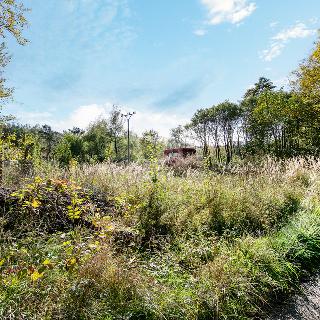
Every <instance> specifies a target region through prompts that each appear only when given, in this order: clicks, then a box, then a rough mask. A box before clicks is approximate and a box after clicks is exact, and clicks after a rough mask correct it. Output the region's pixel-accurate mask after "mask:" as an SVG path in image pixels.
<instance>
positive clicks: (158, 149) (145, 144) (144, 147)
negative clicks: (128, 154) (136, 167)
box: [140, 129, 163, 160]
mask: <svg viewBox="0 0 320 320" xmlns="http://www.w3.org/2000/svg"><path fill="white" fill-rule="evenodd" d="M140 146H141V151H142V155H143V157H144V159H146V160H150V159H151V158H158V157H159V156H160V154H161V153H162V149H163V143H162V141H161V139H160V136H159V133H158V132H157V131H155V130H153V129H151V130H147V131H144V132H143V133H142V137H141V139H140Z"/></svg>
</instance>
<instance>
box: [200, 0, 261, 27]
mask: <svg viewBox="0 0 320 320" xmlns="http://www.w3.org/2000/svg"><path fill="white" fill-rule="evenodd" d="M201 2H202V4H203V5H204V6H205V7H206V8H207V10H208V15H209V21H208V23H209V24H212V25H217V24H220V23H223V22H230V23H232V24H237V23H240V22H241V21H243V20H244V19H245V18H247V17H249V16H250V15H251V14H252V13H253V12H254V11H255V10H256V8H257V6H256V4H255V2H248V1H247V0H201Z"/></svg>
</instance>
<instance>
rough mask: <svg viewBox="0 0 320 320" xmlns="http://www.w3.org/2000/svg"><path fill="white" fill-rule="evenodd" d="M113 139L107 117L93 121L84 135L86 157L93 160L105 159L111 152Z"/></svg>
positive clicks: (100, 160)
mask: <svg viewBox="0 0 320 320" xmlns="http://www.w3.org/2000/svg"><path fill="white" fill-rule="evenodd" d="M111 139H112V137H111V134H110V131H109V126H108V121H107V120H106V119H103V118H101V119H98V120H96V121H95V122H93V123H91V124H90V126H89V128H88V130H87V132H86V133H85V134H84V136H83V140H84V143H85V145H84V147H85V153H86V157H87V158H88V159H90V160H93V161H98V162H102V161H104V160H105V159H106V158H107V157H108V155H109V154H110V152H109V149H110V142H111V141H112V140H111Z"/></svg>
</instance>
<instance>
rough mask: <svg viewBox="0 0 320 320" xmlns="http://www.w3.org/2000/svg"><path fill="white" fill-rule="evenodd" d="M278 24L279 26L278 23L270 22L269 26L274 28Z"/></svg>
mask: <svg viewBox="0 0 320 320" xmlns="http://www.w3.org/2000/svg"><path fill="white" fill-rule="evenodd" d="M278 24H279V22H278V21H272V22H270V24H269V26H270V28H275V27H276V26H277V25H278Z"/></svg>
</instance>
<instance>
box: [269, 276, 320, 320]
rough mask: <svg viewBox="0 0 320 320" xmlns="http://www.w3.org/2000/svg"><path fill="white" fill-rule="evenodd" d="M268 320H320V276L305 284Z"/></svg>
mask: <svg viewBox="0 0 320 320" xmlns="http://www.w3.org/2000/svg"><path fill="white" fill-rule="evenodd" d="M268 320H320V275H318V276H317V277H315V278H313V279H311V280H310V281H308V282H305V283H303V284H302V286H301V291H300V292H299V293H297V294H295V295H294V296H293V297H292V298H290V299H289V300H288V301H286V302H284V303H283V304H282V305H281V306H278V307H276V308H275V309H274V311H273V312H272V315H271V316H270V317H269V318H268Z"/></svg>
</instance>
